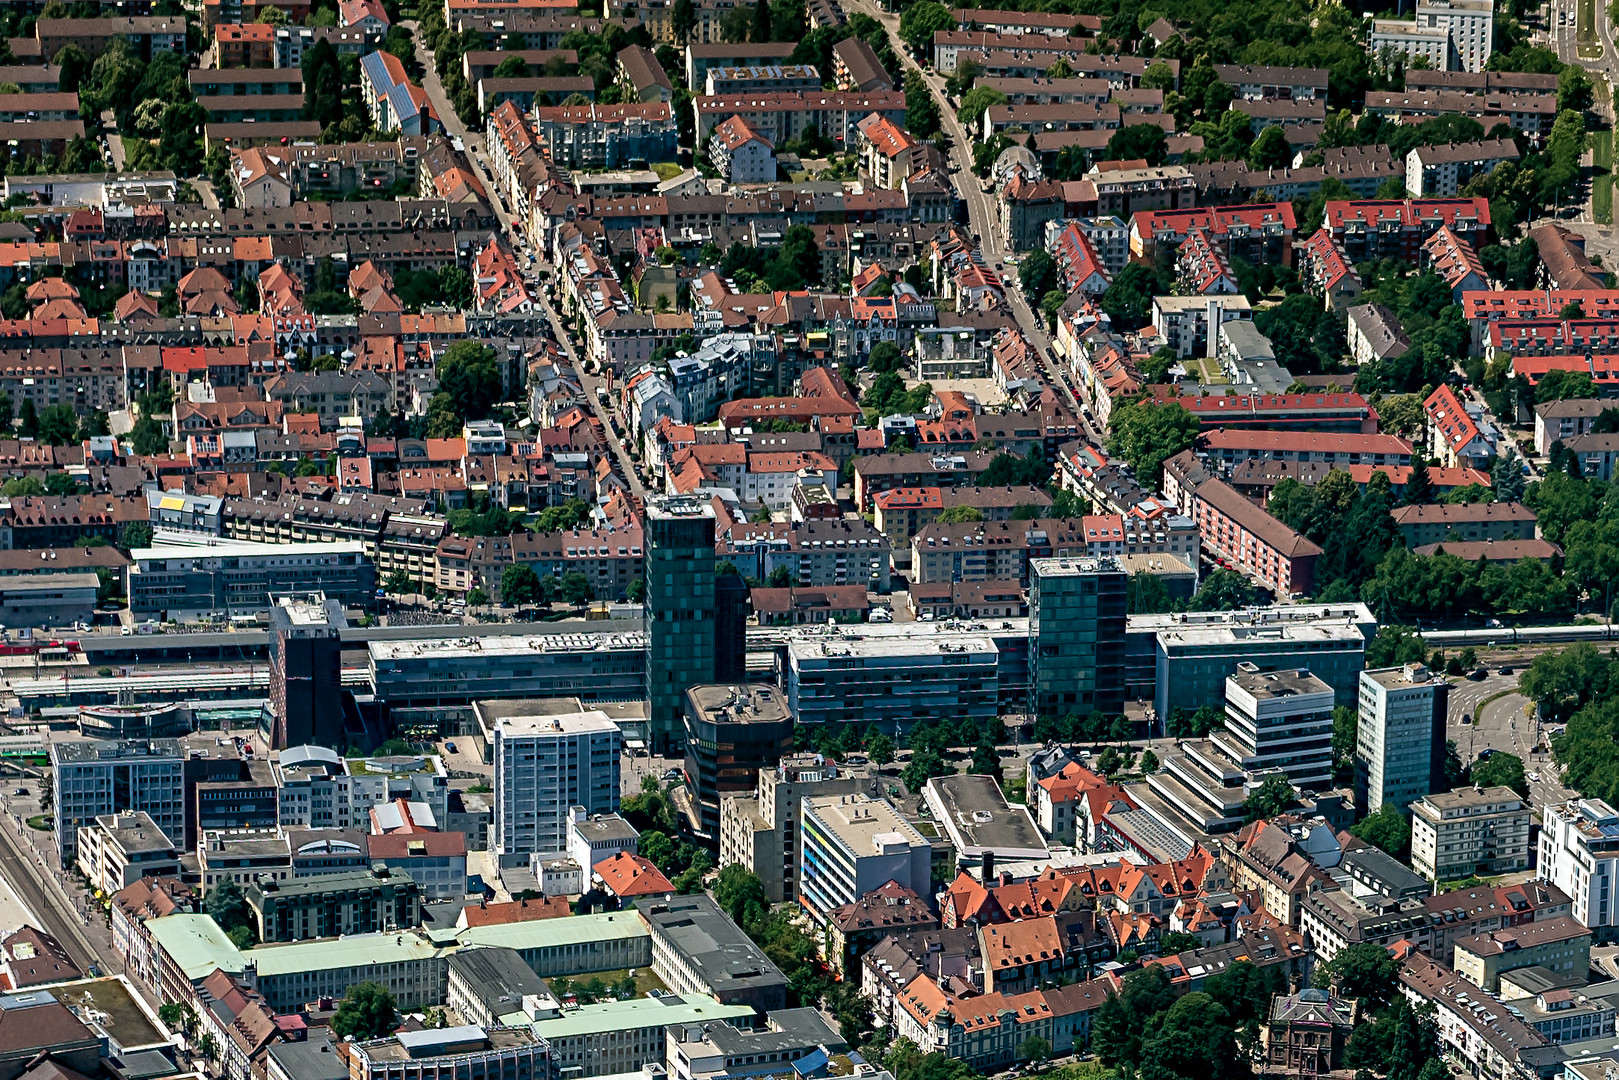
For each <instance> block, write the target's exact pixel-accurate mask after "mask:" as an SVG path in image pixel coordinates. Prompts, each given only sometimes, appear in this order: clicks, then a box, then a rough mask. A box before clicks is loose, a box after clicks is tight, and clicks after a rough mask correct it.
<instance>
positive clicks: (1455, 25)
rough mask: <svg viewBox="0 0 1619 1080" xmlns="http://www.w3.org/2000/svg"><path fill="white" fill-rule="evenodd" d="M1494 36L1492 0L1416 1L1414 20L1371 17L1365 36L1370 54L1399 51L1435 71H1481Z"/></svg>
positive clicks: (1378, 54)
mask: <svg viewBox="0 0 1619 1080" xmlns="http://www.w3.org/2000/svg"><path fill="white" fill-rule="evenodd" d="M1494 38H1495V5H1494V2H1493V0H1420V2H1419V3H1418V4H1417V18H1416V21H1415V22H1408V21H1406V20H1404V19H1373V20H1372V32H1371V34H1370V35H1368V37H1367V39H1366V48H1367V51H1368V52H1370V53H1371V54H1372V56H1373V57H1378V56H1380V55H1381V54H1382V53H1383V52H1384V50H1388V51H1390V52H1394V53H1403V54H1404V55H1405V58H1406V63H1407V64H1410V63H1411V62H1413V61H1415V60H1418V59H1420V60H1422V61H1423V62H1425V63H1426V64H1427V66H1428V67H1430V68H1432V69H1433V70H1435V71H1483V70H1484V65H1485V64H1486V63H1488V62H1489V59H1490V51H1491V49H1492V48H1493V46H1494Z"/></svg>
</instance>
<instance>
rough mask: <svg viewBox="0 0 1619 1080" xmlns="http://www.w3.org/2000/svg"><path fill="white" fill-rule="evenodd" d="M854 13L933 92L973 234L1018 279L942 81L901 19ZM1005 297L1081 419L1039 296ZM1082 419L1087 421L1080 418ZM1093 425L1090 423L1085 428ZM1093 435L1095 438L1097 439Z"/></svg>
mask: <svg viewBox="0 0 1619 1080" xmlns="http://www.w3.org/2000/svg"><path fill="white" fill-rule="evenodd" d="M853 4H854V7H855V9H856V10H858V11H861V12H863V13H865V14H867V15H870V16H871V17H872V18H874V19H877V20H878V21H879V22H881V23H882V24H883V28H884V29H885V30H887V31H888V40H889V43H890V45H892V46H893V49H894V55H895V56H898V57H899V58H900V61H901V63H903V64H904V65H905V67H906V69H907V70H910V71H915V72H916V73H917V74H919V75H921V76H922V78H923V80H924V81H925V82H926V83H927V85H928V89H929V90H931V91H932V92H933V100H934V101H935V102H936V103H937V104H938V106H939V114H940V118H941V119H942V121H943V126H944V132H945V134H946V135H947V136H949V138H950V163H951V165H952V166H953V167H954V169H953V172H952V174H951V175H952V176H953V178H954V180H955V184H956V187H957V189H958V190H959V191H960V192H961V195H962V197H963V198H964V199H965V200H966V202H967V217H968V220H969V221H970V222H971V224H972V231H973V232H974V233H976V234H977V235H978V238H979V241H980V243H981V245H982V249H983V256H984V261H985V262H986V263H988V264H989V265H991V266H994V267H995V268H996V269H997V270H999V271H1001V272H1002V273H1003V274H1004V275H1005V276H1006V277H1007V278H1008V279H1013V278H1015V276H1016V267H1015V266H1014V265H1011V264H1008V263H1007V262H1006V260H1007V259H1008V258H1009V257H1011V256H1012V252H1011V251H1010V250H1009V249H1008V248H1007V247H1006V244H1005V242H1004V239H1003V236H1002V230H1001V224H1000V215H999V214H998V213H997V212H996V207H995V202H994V199H993V197H992V196H990V195H989V194H987V193H985V191H984V190H983V188H982V187H981V186H980V183H979V180H978V178H977V177H976V176H974V175H973V171H972V151H973V146H974V144H975V143H976V142H977V139H976V138H974V136H973V135H972V133H970V132H968V131H967V130H966V129H965V128H963V127H962V126H961V121H960V120H958V119H956V110H955V109H954V108H952V107H951V105H950V102H949V101H948V100H947V99H946V98H945V94H944V83H945V80H944V77H943V76H941V75H938V74H936V73H933V72H930V71H926V70H924V69H923V68H922V66H921V65H920V64H918V63H917V62H916V61H915V59H913V58H912V57H911V54H910V52H909V50H907V49H906V47H905V42H904V41H902V40H901V39H900V36H899V16H898V15H890V14H888V13H887V12H884V11H881V10H879V9H878V8H876V7H875V6H873V5H872V4H870V3H868V2H867V0H853ZM1006 295H1007V299H1008V301H1009V302H1010V303H1011V307H1012V315H1013V317H1014V318H1015V319H1016V320H1017V324H1018V327H1019V329H1021V330H1022V331H1023V336H1024V337H1025V338H1027V339H1028V341H1029V343H1030V344H1031V345H1033V346H1034V347H1035V349H1036V351H1037V352H1038V353H1039V356H1040V366H1041V367H1042V368H1043V369H1044V370H1045V373H1046V379H1047V380H1048V381H1049V382H1050V383H1051V384H1052V385H1053V386H1055V387H1057V388H1058V391H1059V392H1060V393H1061V394H1062V397H1063V400H1064V401H1065V402H1066V403H1067V404H1068V407H1069V408H1070V409H1072V410H1073V412H1074V415H1075V416H1081V413H1080V411H1079V402H1078V401H1077V400H1076V399H1075V397H1074V391H1073V389H1072V387H1070V386H1069V383H1068V377H1067V374H1066V373H1065V372H1064V371H1063V370H1062V366H1061V364H1059V363H1056V362H1055V361H1054V360H1053V359H1052V357H1053V354H1052V350H1051V338H1050V336H1049V335H1048V334H1047V333H1046V326H1045V320H1044V318H1043V316H1041V315H1039V314H1038V313H1037V312H1035V311H1034V310H1033V308H1031V307H1030V301H1031V300H1032V301H1033V302H1034V303H1036V304H1038V303H1039V302H1040V297H1038V296H1035V297H1029V298H1025V297H1024V295H1023V289H1022V287H1021V285H1019V286H1018V287H1016V288H1008V289H1007V291H1006ZM1082 419H1083V418H1082ZM1088 427H1089V425H1087V428H1088ZM1093 437H1095V436H1094V435H1093Z"/></svg>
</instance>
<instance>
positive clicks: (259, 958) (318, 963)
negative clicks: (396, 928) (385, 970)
mask: <svg viewBox="0 0 1619 1080" xmlns="http://www.w3.org/2000/svg"><path fill="white" fill-rule="evenodd" d="M440 952H441V950H440V949H439V948H438V947H437V946H435V945H434V944H433V943H432V942H431V941H428V940H427V939H426V938H423V937H422V936H421V935H420V934H416V933H412V932H410V931H404V932H396V933H382V934H351V935H349V936H348V937H341V938H323V939H321V940H319V941H299V942H295V943H293V944H291V945H260V946H259V947H258V948H256V949H254V950H253V951H252V953H251V954H250V957H251V959H252V960H253V962H254V964H256V965H257V966H258V971H259V978H261V979H262V978H265V977H267V976H269V977H273V976H277V975H294V974H297V973H298V972H301V971H318V970H321V969H325V968H354V967H365V966H366V965H369V964H401V963H404V962H406V961H409V960H427V959H431V958H432V957H434V956H436V955H438V954H439V953H440Z"/></svg>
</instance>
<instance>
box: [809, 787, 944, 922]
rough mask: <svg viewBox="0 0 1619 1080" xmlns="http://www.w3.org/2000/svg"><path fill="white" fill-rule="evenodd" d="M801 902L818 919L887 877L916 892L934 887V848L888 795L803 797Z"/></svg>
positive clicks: (888, 879) (878, 886)
mask: <svg viewBox="0 0 1619 1080" xmlns="http://www.w3.org/2000/svg"><path fill="white" fill-rule="evenodd" d="M803 812H804V846H803V851H802V854H801V855H800V858H799V892H798V896H799V901H800V902H801V903H802V904H803V905H804V906H805V907H806V908H808V909H809V911H810V913H811V914H812V915H813V916H814V917H815V918H817V919H822V920H824V919H825V918H826V917H827V913H828V912H830V911H831V910H832V909H833V908H835V907H839V906H840V905H843V904H850V903H853V902H854V901H856V900H858V899H860V898H861V897H862V896H864V895H866V894H867V893H869V892H874V891H876V890H877V889H880V888H882V887H883V885H884V884H886V883H887V882H889V881H893V882H897V883H898V884H899V885H901V886H903V887H904V888H907V889H910V890H912V891H913V892H915V893H917V895H919V896H920V895H924V894H926V893H927V892H928V890H929V888H930V880H931V879H930V876H929V875H930V874H931V868H932V865H933V848H932V847H931V846H930V845H929V844H928V842H927V840H926V839H925V838H924V837H923V836H922V834H921V833H919V832H917V831H916V826H914V825H912V824H911V823H910V822H908V821H906V820H905V819H904V818H903V817H901V816H900V815H899V812H898V811H896V810H895V809H894V807H893V805H892V804H891V803H889V802H888V801H887V800H885V799H873V798H871V797H870V796H868V795H859V794H856V795H834V796H831V797H829V798H825V799H805V800H804V805H803Z"/></svg>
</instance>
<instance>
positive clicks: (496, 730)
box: [473, 699, 624, 855]
mask: <svg viewBox="0 0 1619 1080" xmlns="http://www.w3.org/2000/svg"><path fill="white" fill-rule="evenodd" d="M473 709H474V710H475V711H476V713H477V715H478V720H479V723H480V725H481V726H482V727H483V729H484V730H486V731H490V732H492V738H491V739H490V750H491V756H492V759H493V761H494V766H495V783H494V788H495V812H494V829H493V832H492V834H491V836H490V843H491V845H492V846H493V848H494V850H495V851H496V852H497V853H499V854H501V855H534V854H540V855H546V854H553V853H558V852H564V851H567V850H568V843H569V839H570V837H569V826H570V824H571V823H572V819H573V818H572V814H570V810H571V808H573V807H582V808H583V809H584V813H585V814H586V815H590V814H616V813H617V812H618V800H619V755H620V754H621V753H622V751H623V746H624V739H623V736H622V735H621V734H620V732H619V730H618V725H617V724H615V723H613V721H612V720H611V719H609V718H608V716H607V714H606V713H604V712H602V711H601V710H599V709H581V708H580V707H579V703H578V702H577V701H568V700H566V699H563V700H549V699H541V700H529V701H480V702H477V703H475V704H474V706H473Z"/></svg>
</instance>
